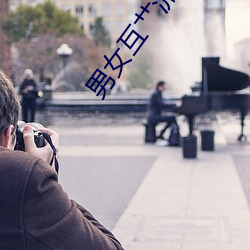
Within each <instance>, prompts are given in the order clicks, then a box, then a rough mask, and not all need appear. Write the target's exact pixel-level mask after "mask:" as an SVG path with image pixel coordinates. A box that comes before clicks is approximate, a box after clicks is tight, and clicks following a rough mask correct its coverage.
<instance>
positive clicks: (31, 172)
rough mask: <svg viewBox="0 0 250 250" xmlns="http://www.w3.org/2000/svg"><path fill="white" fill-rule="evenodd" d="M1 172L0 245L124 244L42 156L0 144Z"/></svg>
mask: <svg viewBox="0 0 250 250" xmlns="http://www.w3.org/2000/svg"><path fill="white" fill-rule="evenodd" d="M0 178H1V179H0V250H24V249H25V250H45V249H46V250H47V249H53V250H83V249H86V250H92V249H93V250H99V249H100V250H105V249H107V250H109V249H110V250H113V249H114V250H115V249H123V248H122V247H121V245H120V243H119V242H118V241H117V240H116V239H115V237H114V236H113V235H112V233H111V232H109V231H108V230H107V229H106V228H105V227H103V226H102V225H101V224H100V223H99V222H98V221H97V220H95V219H94V218H93V216H92V215H91V214H90V213H89V212H88V211H87V210H86V209H84V208H83V207H81V206H80V205H78V204H77V203H76V202H74V201H71V200H69V198H68V196H67V194H66V193H65V192H64V191H63V189H62V187H61V185H60V184H59V183H58V182H57V175H56V173H55V171H54V170H53V169H52V167H51V166H49V165H48V164H46V163H44V162H43V161H42V160H40V159H38V158H35V157H32V156H30V155H28V154H27V153H24V152H21V151H13V150H7V149H4V148H3V147H0Z"/></svg>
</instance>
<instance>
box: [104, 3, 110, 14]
mask: <svg viewBox="0 0 250 250" xmlns="http://www.w3.org/2000/svg"><path fill="white" fill-rule="evenodd" d="M102 15H103V16H109V15H110V4H109V3H103V4H102Z"/></svg>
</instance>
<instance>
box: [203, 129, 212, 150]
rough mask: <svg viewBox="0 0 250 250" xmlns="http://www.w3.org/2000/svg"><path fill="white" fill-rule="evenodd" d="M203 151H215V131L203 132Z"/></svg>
mask: <svg viewBox="0 0 250 250" xmlns="http://www.w3.org/2000/svg"><path fill="white" fill-rule="evenodd" d="M201 150H203V151H214V131H213V130H202V131H201Z"/></svg>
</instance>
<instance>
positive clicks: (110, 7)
mask: <svg viewBox="0 0 250 250" xmlns="http://www.w3.org/2000/svg"><path fill="white" fill-rule="evenodd" d="M52 1H53V2H54V3H55V4H56V5H57V6H58V7H59V8H61V9H63V10H65V11H68V12H69V13H70V14H71V15H73V16H76V17H78V19H79V25H80V27H81V28H82V29H83V31H84V33H85V34H87V35H88V34H90V33H91V31H92V29H93V27H94V21H95V18H96V17H99V16H102V17H103V20H104V25H105V27H106V28H107V29H108V31H109V32H110V34H111V39H112V41H113V42H114V41H116V40H117V39H118V38H119V35H120V34H121V33H122V32H123V31H124V29H125V28H126V27H127V25H128V23H129V21H130V20H129V16H130V13H131V11H133V10H134V9H135V5H136V2H137V1H136V0H133V1H131V0H126V1H124V0H71V1H69V0H52Z"/></svg>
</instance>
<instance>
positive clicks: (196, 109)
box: [175, 57, 250, 141]
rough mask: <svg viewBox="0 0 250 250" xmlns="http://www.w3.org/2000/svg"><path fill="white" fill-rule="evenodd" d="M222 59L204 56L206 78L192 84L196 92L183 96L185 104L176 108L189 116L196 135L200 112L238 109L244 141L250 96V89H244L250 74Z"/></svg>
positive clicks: (203, 70) (204, 75)
mask: <svg viewBox="0 0 250 250" xmlns="http://www.w3.org/2000/svg"><path fill="white" fill-rule="evenodd" d="M219 62H220V58H219V57H203V58H202V81H201V82H200V83H197V84H196V86H194V87H193V88H192V90H193V94H192V95H189V96H188V95H185V96H183V97H182V104H181V106H179V107H177V108H176V109H175V112H177V113H179V114H183V115H185V116H186V117H187V119H188V123H189V135H192V134H193V126H194V119H195V116H196V115H198V114H201V113H205V112H208V111H222V110H236V111H238V112H239V114H240V124H241V132H240V135H239V137H238V140H239V141H243V140H246V136H245V135H244V121H245V117H246V115H247V112H248V109H249V99H250V98H249V93H244V90H247V88H248V87H249V85H250V78H249V76H248V75H247V74H245V73H243V72H240V71H236V70H232V69H228V68H224V67H222V66H220V65H219ZM197 92H198V94H197ZM195 93H196V94H195Z"/></svg>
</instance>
